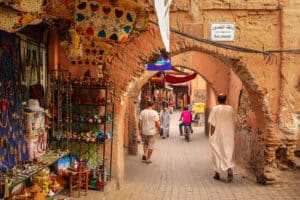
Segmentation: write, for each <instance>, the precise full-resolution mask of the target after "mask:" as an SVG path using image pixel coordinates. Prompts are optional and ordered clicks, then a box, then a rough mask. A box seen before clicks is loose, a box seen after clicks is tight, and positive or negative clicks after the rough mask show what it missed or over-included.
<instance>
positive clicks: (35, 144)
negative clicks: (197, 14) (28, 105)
mask: <svg viewBox="0 0 300 200" xmlns="http://www.w3.org/2000/svg"><path fill="white" fill-rule="evenodd" d="M24 118H25V133H26V144H27V148H28V156H29V160H33V159H36V158H38V157H39V156H41V155H42V154H44V153H45V152H46V149H47V132H46V130H45V114H44V113H43V112H24Z"/></svg>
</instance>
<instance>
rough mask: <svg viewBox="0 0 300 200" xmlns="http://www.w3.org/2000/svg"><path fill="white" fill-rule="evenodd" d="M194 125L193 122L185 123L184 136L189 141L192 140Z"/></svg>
mask: <svg viewBox="0 0 300 200" xmlns="http://www.w3.org/2000/svg"><path fill="white" fill-rule="evenodd" d="M191 126H192V125H191V124H184V138H185V140H186V141H187V142H189V141H190V134H191V133H192V127H191Z"/></svg>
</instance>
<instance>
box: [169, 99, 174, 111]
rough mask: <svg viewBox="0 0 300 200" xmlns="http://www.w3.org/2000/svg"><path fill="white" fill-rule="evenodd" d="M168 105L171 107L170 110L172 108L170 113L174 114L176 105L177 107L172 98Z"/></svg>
mask: <svg viewBox="0 0 300 200" xmlns="http://www.w3.org/2000/svg"><path fill="white" fill-rule="evenodd" d="M168 107H169V110H170V114H172V113H173V111H174V107H175V104H174V102H173V101H171V100H170V101H169V102H168Z"/></svg>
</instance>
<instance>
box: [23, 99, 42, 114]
mask: <svg viewBox="0 0 300 200" xmlns="http://www.w3.org/2000/svg"><path fill="white" fill-rule="evenodd" d="M25 109H27V110H30V111H33V112H44V108H42V107H40V103H39V100H37V99H29V100H28V103H27V107H25Z"/></svg>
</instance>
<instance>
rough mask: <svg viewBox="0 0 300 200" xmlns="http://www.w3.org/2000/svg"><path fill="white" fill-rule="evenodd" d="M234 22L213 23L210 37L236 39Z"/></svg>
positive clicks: (221, 39)
mask: <svg viewBox="0 0 300 200" xmlns="http://www.w3.org/2000/svg"><path fill="white" fill-rule="evenodd" d="M234 35H235V24H234V23H212V24H211V26H210V39H211V40H212V41H223V42H224V41H234Z"/></svg>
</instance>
